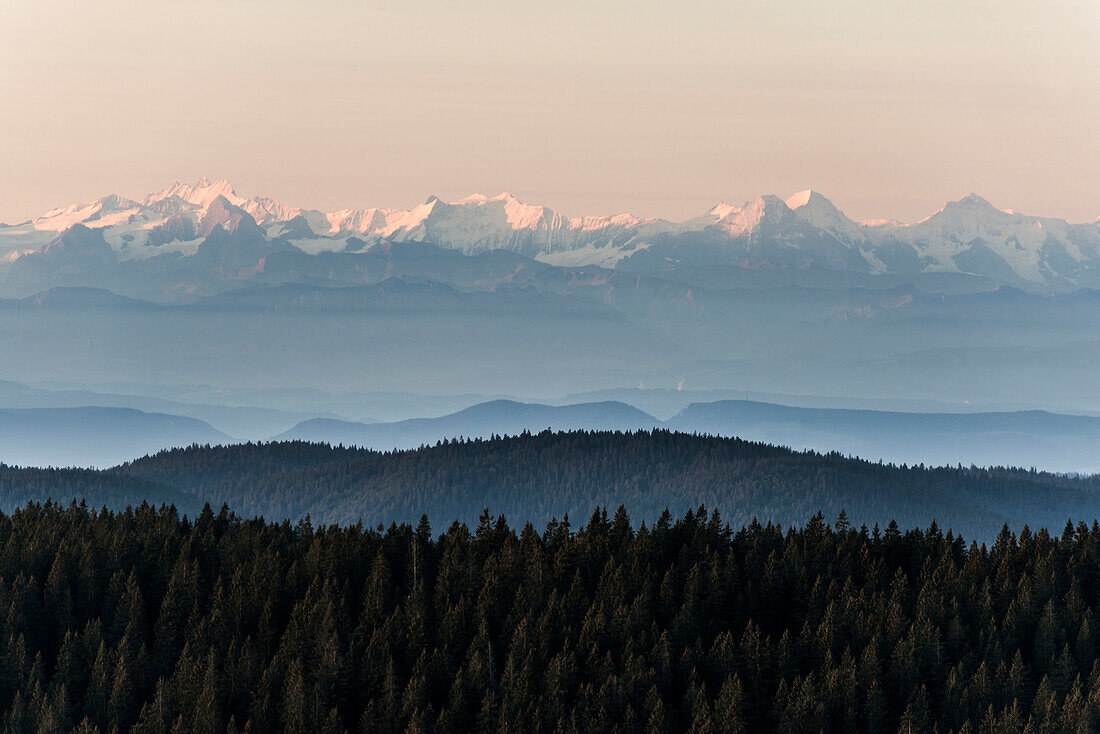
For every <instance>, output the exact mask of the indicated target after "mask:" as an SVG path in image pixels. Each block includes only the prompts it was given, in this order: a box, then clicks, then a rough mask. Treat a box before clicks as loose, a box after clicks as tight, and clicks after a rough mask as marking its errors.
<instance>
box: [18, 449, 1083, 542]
mask: <svg viewBox="0 0 1100 734" xmlns="http://www.w3.org/2000/svg"><path fill="white" fill-rule="evenodd" d="M1098 484H1100V483H1098V482H1097V480H1095V479H1070V478H1066V477H1060V476H1055V475H1050V474H1042V473H1036V472H1031V471H1023V470H978V469H963V468H939V469H927V468H922V467H894V466H889V465H882V464H875V463H870V462H866V461H860V460H855V459H849V458H846V457H843V456H840V455H837V454H828V455H821V454H815V453H803V452H795V451H790V450H788V449H784V448H777V447H774V446H768V445H764V444H758V443H751V442H746V441H740V440H737V439H730V438H715V437H705V436H694V435H686V434H677V433H671V432H668V431H663V430H657V431H641V432H636V433H613V432H570V433H550V432H544V433H541V434H535V435H532V434H522V435H520V436H515V437H509V438H493V439H489V440H475V441H452V442H445V443H441V444H439V445H436V446H432V447H425V448H421V449H418V450H414V451H400V452H389V453H380V452H373V451H367V450H360V449H347V448H340V447H330V446H327V445H323V444H307V443H300V442H291V443H272V444H259V445H258V444H245V445H240V446H229V447H192V448H188V449H178V450H172V451H166V452H162V453H159V454H156V455H155V456H151V457H146V458H144V459H140V460H138V461H135V462H132V463H129V464H125V465H122V466H120V467H117V468H115V469H113V470H110V471H108V472H102V473H96V472H63V471H56V472H51V473H46V474H43V473H42V472H35V471H24V470H15V469H5V470H4V471H3V472H0V506H2V507H4V508H6V509H11V508H13V507H17V506H20V505H22V504H24V503H25V502H26V501H27V500H28V499H36V498H37V499H41V500H45V499H46V498H48V497H52V498H54V499H55V500H58V501H61V502H67V501H68V500H69V499H70V498H72V497H82V498H85V499H86V500H87V502H88V504H89V505H91V506H94V507H99V506H104V505H106V506H108V507H114V508H122V507H125V506H126V505H127V504H134V503H135V501H136V500H137V499H138V498H141V497H145V498H148V499H149V500H150V501H151V502H153V503H160V502H165V501H168V502H173V503H175V504H176V505H177V507H178V508H179V509H180V510H181V511H184V512H189V513H192V514H193V513H194V512H195V511H196V510H197V509H198V508H200V507H201V506H202V503H204V502H209V503H210V504H211V505H212V506H214V507H219V506H220V505H221V504H223V503H225V504H228V505H229V507H230V508H232V509H233V510H234V511H235V512H238V513H239V514H241V515H244V516H248V517H252V516H257V515H258V516H263V517H265V518H268V519H270V520H282V519H291V520H296V519H298V518H301V517H304V516H306V515H309V516H310V517H311V519H312V521H313V522H314V523H324V524H331V523H339V524H354V523H355V522H357V521H359V520H362V521H363V522H364V523H365V524H367V525H369V526H374V525H377V524H379V523H383V524H386V525H388V524H389V523H391V522H394V521H396V522H402V521H407V522H414V521H416V520H417V519H418V518H419V517H420V516H421V515H422V514H428V515H429V517H430V518H431V519H432V520H433V521H436V522H450V521H452V520H455V519H458V520H462V521H466V522H473V521H474V520H476V518H477V517H478V515H479V513H480V512H481V511H482V509H483V508H486V507H489V508H492V509H493V510H494V511H495V512H499V513H501V514H503V515H504V516H505V517H507V518H508V519H509V521H512V522H519V523H522V522H525V521H527V520H530V521H532V522H533V523H535V525H536V526H538V527H542V526H544V525H545V524H546V522H547V521H549V520H550V519H551V518H555V517H556V518H559V519H560V518H562V517H563V516H565V515H566V514H568V515H569V517H571V518H578V517H587V516H588V515H589V514H590V513H591V512H592V511H593V508H595V507H597V506H609V507H617V506H619V505H625V506H626V507H627V508H629V510H630V512H631V515H632V516H633V517H634V518H635V520H636V521H637V522H639V523H640V522H641V521H643V520H645V521H648V522H650V523H652V522H653V521H654V520H656V518H657V517H659V516H660V515H661V513H662V511H663V510H665V509H666V508H668V509H669V510H671V512H672V513H673V514H681V513H683V512H684V511H686V510H687V509H689V508H692V507H697V506H698V505H700V504H705V505H706V506H708V507H715V508H717V509H719V510H720V511H721V512H722V513H723V515H724V516H725V517H727V518H728V519H729V520H730V521H731V522H732V523H734V524H746V523H749V522H751V521H752V519H753V518H759V519H761V520H762V521H768V520H774V521H777V522H780V523H782V524H784V525H786V524H794V523H801V522H804V521H805V519H806V518H807V517H809V516H810V515H812V514H813V513H815V512H817V511H818V510H821V511H823V512H825V513H826V514H827V515H828V516H835V515H836V514H838V513H839V512H840V511H841V509H845V510H846V511H847V513H848V516H849V517H850V518H851V519H852V521H853V522H854V523H857V524H863V523H866V524H867V525H868V527H873V526H874V525H875V524H879V525H880V526H882V527H885V525H886V524H887V523H888V522H889V521H890V520H891V519H895V520H897V521H898V522H899V523H902V524H903V525H907V526H914V525H916V526H925V525H927V524H928V523H929V522H931V521H932V520H936V521H938V522H939V523H940V525H941V526H942V527H945V528H948V527H949V528H952V529H954V530H955V531H956V532H962V533H965V534H966V535H968V536H970V537H977V538H980V539H992V538H993V537H994V536H995V535H996V533H997V532H998V531H999V530H1000V528H1001V526H1002V525H1003V524H1005V523H1008V524H1009V525H1010V526H1012V527H1014V528H1021V527H1022V526H1023V525H1025V524H1029V525H1031V526H1032V527H1036V526H1039V525H1047V526H1051V527H1061V526H1062V525H1063V524H1065V522H1066V520H1067V519H1069V518H1073V519H1075V520H1077V519H1080V520H1085V521H1086V522H1091V520H1092V519H1093V518H1095V517H1098V516H1100V492H1098V491H1097V488H1098Z"/></svg>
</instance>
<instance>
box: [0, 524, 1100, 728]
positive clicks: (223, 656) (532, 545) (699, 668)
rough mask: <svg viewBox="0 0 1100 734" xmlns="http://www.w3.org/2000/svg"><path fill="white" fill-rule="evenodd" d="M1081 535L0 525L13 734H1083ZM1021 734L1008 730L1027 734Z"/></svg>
mask: <svg viewBox="0 0 1100 734" xmlns="http://www.w3.org/2000/svg"><path fill="white" fill-rule="evenodd" d="M1098 603H1100V526H1097V525H1096V524H1093V525H1092V526H1091V527H1089V526H1086V525H1084V524H1081V525H1077V526H1072V525H1067V526H1066V527H1065V529H1064V530H1063V531H1061V532H1060V533H1055V534H1051V533H1048V532H1047V531H1046V530H1038V531H1034V532H1033V531H1031V530H1029V529H1026V528H1025V529H1023V530H1022V531H1021V532H1020V533H1019V535H1015V534H1013V533H1011V532H1010V531H1009V530H1008V529H1007V528H1006V529H1004V530H1003V531H1002V532H1001V533H1000V535H999V536H998V537H997V538H996V540H995V542H993V543H992V544H991V545H990V546H988V547H987V546H985V545H978V544H974V543H969V544H968V543H967V541H965V540H964V539H963V538H962V537H959V536H957V535H955V534H953V533H952V532H950V531H948V532H946V533H945V532H943V531H942V530H941V529H940V528H938V527H936V526H934V525H932V526H930V527H928V528H926V529H923V530H920V529H909V530H906V531H904V532H903V531H902V530H901V529H900V528H899V527H898V526H897V525H896V524H894V523H891V524H890V525H888V526H886V527H885V528H871V529H868V528H866V527H855V526H853V525H852V524H851V523H850V522H849V520H848V519H847V517H846V515H845V514H841V515H840V516H838V517H837V518H836V519H835V520H834V521H833V522H831V523H827V522H826V521H825V518H823V517H822V516H821V515H820V514H817V515H814V516H812V517H810V518H808V521H807V522H806V523H805V524H804V525H803V526H802V527H800V528H798V529H787V530H784V529H783V528H781V527H778V526H776V525H774V524H770V523H769V524H763V525H762V524H760V523H758V522H754V523H751V524H750V525H748V526H747V527H741V528H736V529H735V528H732V527H731V526H730V525H729V524H727V523H726V522H725V521H723V520H722V519H721V517H720V516H719V515H718V513H716V512H713V511H708V510H707V509H706V508H703V507H700V508H698V509H697V510H695V511H689V512H687V513H686V514H685V515H683V516H682V517H679V518H677V519H675V520H674V519H673V518H672V517H671V516H670V515H669V514H668V513H664V514H663V515H662V516H661V517H660V518H659V519H658V520H657V521H656V522H655V523H653V524H652V525H649V524H647V523H644V522H643V523H641V524H640V525H638V526H637V527H635V524H634V523H633V522H632V521H631V519H630V518H629V516H628V514H627V512H626V511H625V510H624V509H622V508H620V509H619V510H618V511H617V512H613V513H609V512H607V511H606V510H604V509H600V510H597V511H596V512H594V513H593V514H592V516H591V517H590V518H588V519H587V520H586V521H585V522H584V523H583V524H578V525H576V526H574V525H572V524H571V522H570V521H569V520H567V519H565V518H562V519H561V520H556V521H552V522H550V523H548V524H547V525H546V527H545V528H543V529H541V530H539V529H536V528H535V527H534V526H532V525H530V524H525V525H524V526H522V527H520V528H517V527H512V526H510V525H509V524H508V523H507V522H506V521H505V520H504V519H503V518H502V517H499V516H492V515H490V514H489V513H488V512H487V511H486V512H483V513H482V515H481V517H480V518H479V520H478V522H477V524H476V525H475V526H473V527H472V528H471V527H468V526H467V525H465V524H462V523H458V522H455V523H452V524H451V525H450V526H448V527H447V528H446V529H445V531H443V532H436V531H434V530H433V529H432V528H431V526H430V524H429V522H428V519H427V518H422V519H421V520H420V521H419V522H418V523H416V524H415V525H412V524H407V523H406V524H400V525H397V524H391V525H390V526H389V527H388V528H386V529H384V530H380V529H370V528H367V527H364V526H363V525H362V524H356V525H350V526H344V527H337V526H318V527H314V526H313V525H312V524H311V523H309V522H306V521H303V522H299V523H297V524H292V523H289V522H283V523H269V522H264V521H261V520H243V519H241V518H238V517H237V516H235V515H234V514H232V513H231V512H229V511H228V510H227V509H224V508H223V509H222V510H221V511H220V512H218V513H215V512H213V511H212V510H211V509H210V508H209V507H206V508H203V510H202V511H201V512H200V513H199V514H198V515H197V516H196V517H195V518H194V519H188V518H185V517H181V516H180V515H179V514H178V513H177V512H176V511H175V510H174V509H172V508H169V507H162V508H161V509H154V508H152V507H151V506H149V505H140V506H138V507H137V508H135V509H130V510H126V511H124V512H121V513H115V512H111V511H93V510H89V509H88V508H86V507H82V506H79V505H76V504H73V505H70V506H67V507H63V506H59V505H55V504H52V503H48V504H45V505H39V504H30V505H28V506H27V507H25V508H23V509H20V510H18V511H16V512H14V513H12V514H10V515H0V723H2V725H3V727H4V730H5V731H13V732H15V731H19V732H22V731H27V732H30V731H70V730H73V729H74V728H75V729H78V730H80V731H100V732H108V731H127V730H131V731H139V732H160V731H196V732H219V733H220V732H236V731H253V732H273V731H288V732H336V733H339V732H345V731H346V732H404V731H416V732H427V731H440V732H459V731H478V732H498V731H517V732H518V731H523V732H622V733H623V734H626V733H628V732H640V733H646V734H648V733H650V732H653V733H656V732H673V731H692V732H699V733H700V734H703V733H707V732H714V733H718V732H756V731H764V732H770V731H777V732H803V731H826V732H829V731H833V732H854V731H863V732H896V731H900V732H910V731H912V732H928V731H933V730H936V731H940V732H945V733H946V732H964V731H967V732H987V731H988V732H993V731H998V732H1000V731H1009V732H1011V731H1025V730H1026V731H1095V730H1096V727H1097V726H1098V725H1100V663H1098V661H1097V653H1098V648H1097V645H1098V641H1097V636H1096V625H1097V619H1096V611H1097V604H1098ZM1025 727H1027V728H1026V729H1025Z"/></svg>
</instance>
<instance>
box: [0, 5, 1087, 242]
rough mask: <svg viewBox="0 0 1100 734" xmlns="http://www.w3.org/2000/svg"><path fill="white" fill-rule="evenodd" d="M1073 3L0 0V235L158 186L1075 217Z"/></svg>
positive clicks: (1082, 129)
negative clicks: (222, 184)
mask: <svg viewBox="0 0 1100 734" xmlns="http://www.w3.org/2000/svg"><path fill="white" fill-rule="evenodd" d="M1097 38H1100V2H1096V0H921V2H912V1H903V0H813V1H811V0H784V1H783V2H759V1H757V2H751V3H749V2H737V1H731V0H725V1H720V0H680V1H679V2H675V3H673V2H667V1H666V2H655V1H653V0H631V1H630V2H626V1H618V0H583V1H581V0H554V1H553V2H549V1H547V2H530V1H517V0H512V1H511V2H508V1H505V0H387V1H386V2H377V1H372V0H366V1H352V0H313V1H312V2H301V1H300V2H288V1H286V0H265V1H264V2H257V1H255V0H233V2H224V1H219V2H210V1H208V0H191V1H190V2H175V3H158V2H153V3H150V2H148V1H147V0H143V1H142V2H118V1H116V0H98V1H97V2H94V3H93V2H87V0H37V1H36V2H34V3H29V2H17V1H16V0H0V221H7V222H16V221H22V220H26V219H28V218H30V217H32V216H35V215H37V214H40V213H42V212H44V211H46V210H47V209H50V208H53V207H55V206H59V205H63V204H69V203H74V202H80V201H89V200H92V199H94V198H97V197H99V196H102V195H105V194H108V193H118V194H122V195H126V196H131V197H139V196H142V195H144V194H145V193H148V192H150V191H154V190H159V189H161V188H164V187H165V186H167V185H168V184H170V183H172V182H173V181H175V180H183V181H193V180H196V179H198V178H199V177H201V176H203V175H206V176H209V177H211V178H220V177H226V178H229V179H230V180H231V181H232V182H233V183H234V184H235V185H236V187H237V190H238V192H239V193H241V194H244V195H258V194H266V195H270V196H274V197H276V198H278V199H281V200H283V201H285V202H286V203H288V204H290V205H294V206H302V207H309V208H319V209H326V210H330V209H337V208H343V207H352V206H392V207H401V208H409V207H411V206H413V205H415V204H417V203H419V202H421V201H423V200H424V199H426V198H427V197H428V196H429V195H433V194H434V195H439V196H441V197H442V198H444V199H456V198H460V197H462V196H465V195H467V194H469V193H472V192H475V191H476V192H483V193H495V192H498V191H503V190H507V191H511V192H512V193H513V194H515V195H516V196H518V197H519V198H521V199H523V200H525V201H529V202H533V203H540V204H547V205H550V206H552V207H554V208H556V209H558V210H560V211H562V212H564V213H566V214H569V215H585V214H606V213H612V212H620V211H632V212H634V213H636V214H639V215H643V216H659V217H667V218H671V219H684V218H687V217H691V216H695V215H697V214H700V213H702V212H703V211H705V210H707V209H709V208H710V207H711V206H712V205H714V204H715V203H717V202H719V201H726V202H730V203H734V204H739V203H741V202H744V201H746V200H748V199H751V198H752V197H754V196H757V195H759V194H763V193H775V194H778V195H780V196H786V195H789V194H790V193H793V192H795V191H798V190H801V189H805V188H811V187H812V188H814V189H816V190H818V191H820V192H821V193H823V194H825V195H826V196H828V197H829V198H831V199H832V200H833V201H834V202H835V203H836V204H837V205H838V206H840V207H841V208H842V209H844V210H845V211H846V212H847V213H848V214H849V216H852V217H853V218H856V219H862V218H896V219H900V220H902V221H913V220H916V219H920V218H922V217H924V216H926V215H928V214H930V213H931V212H932V211H934V210H935V209H937V208H939V207H940V206H941V205H942V204H943V203H944V202H945V201H947V200H950V199H958V198H960V197H962V196H965V195H966V194H967V193H969V192H971V191H975V192H978V193H980V194H982V195H983V196H985V197H986V198H987V199H989V200H990V201H992V202H993V203H994V204H995V205H997V206H999V207H1002V208H1012V209H1016V210H1018V211H1024V212H1028V213H1033V214H1044V215H1050V216H1060V217H1065V218H1068V219H1070V220H1071V221H1092V220H1093V219H1096V218H1097V217H1100V132H1098V131H1100V43H1097V42H1096V39H1097Z"/></svg>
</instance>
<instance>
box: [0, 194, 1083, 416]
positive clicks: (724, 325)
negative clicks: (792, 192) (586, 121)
mask: <svg viewBox="0 0 1100 734" xmlns="http://www.w3.org/2000/svg"><path fill="white" fill-rule="evenodd" d="M1097 232H1100V228H1098V225H1097V224H1095V223H1093V224H1079V225H1072V224H1067V223H1065V222H1060V221H1058V220H1052V219H1045V218H1039V217H1028V216H1024V215H1020V214H1013V213H1006V212H1003V211H1000V210H998V209H996V208H994V207H992V206H991V205H989V204H988V203H986V202H984V201H982V200H980V199H978V198H976V197H967V198H966V199H964V200H962V201H959V202H955V203H952V204H949V205H947V206H945V207H944V209H943V210H942V211H940V212H938V213H935V214H933V215H932V216H931V217H929V218H928V219H926V220H925V221H923V222H919V223H916V224H912V225H909V226H901V225H896V226H895V225H892V224H888V225H884V224H867V223H854V222H851V221H850V220H848V219H847V218H845V217H844V216H843V214H841V213H840V212H838V211H836V210H835V208H834V207H832V206H831V205H830V204H828V202H827V201H826V200H825V199H824V198H823V197H820V196H818V195H816V194H806V195H802V196H797V197H792V198H791V199H789V200H787V201H782V200H779V199H775V198H772V197H765V198H762V199H760V200H759V201H756V202H750V203H748V204H746V205H745V206H720V207H717V208H715V209H714V210H713V211H712V212H710V213H708V214H704V215H701V216H700V217H697V218H695V219H692V220H690V221H688V222H682V223H669V222H654V221H643V220H639V219H637V218H633V217H625V216H624V217H607V218H587V219H586V218H580V219H577V218H572V219H571V218H569V217H565V216H562V215H560V214H557V213H554V212H551V211H550V210H548V209H545V208H543V207H533V206H528V205H524V204H521V203H519V202H516V201H515V200H513V199H512V198H511V197H491V198H486V197H473V198H470V199H467V200H463V201H459V202H453V203H451V204H446V203H444V202H441V201H439V200H436V199H433V200H432V201H431V202H429V203H428V204H425V205H424V206H421V207H415V208H413V209H411V210H409V211H402V212H379V211H375V210H364V211H362V212H344V213H342V214H340V213H330V214H324V213H318V212H309V211H299V210H296V209H293V208H288V207H285V206H282V205H278V204H276V203H275V202H273V201H271V200H269V199H261V198H245V197H241V196H239V195H237V194H236V193H234V191H233V189H232V187H231V186H229V185H228V184H227V183H225V182H213V183H212V182H209V181H207V182H200V184H199V185H195V186H174V187H171V188H170V189H168V190H166V191H163V192H160V193H157V194H153V195H150V196H148V197H145V198H143V199H141V200H128V199H123V198H120V197H109V198H107V199H103V200H100V201H97V202H94V203H92V204H89V205H87V206H76V207H68V208H62V209H59V210H57V211H54V212H51V213H49V214H48V215H45V216H42V217H39V218H37V219H34V220H31V221H28V222H25V223H23V224H20V225H12V226H0V344H3V345H4V349H3V350H2V352H0V379H3V380H12V381H15V382H19V383H23V384H27V383H34V384H35V385H41V384H43V383H46V384H60V385H64V386H66V387H70V388H73V389H83V388H88V387H91V386H97V385H99V386H104V385H116V384H126V385H148V384H150V383H156V384H157V385H159V386H179V385H209V386H212V388H213V389H214V391H217V390H225V389H234V390H244V389H256V390H260V389H275V388H309V389H316V390H321V391H327V392H330V393H339V394H343V393H362V392H372V393H384V392H392V393H413V392H431V393H436V394H439V393H451V394H462V393H478V394H482V395H493V396H503V395H508V396H518V397H521V398H526V399H533V398H536V397H539V396H553V395H563V394H566V393H570V392H584V391H593V390H604V389H609V388H622V387H625V386H631V387H633V386H637V385H643V386H645V387H647V388H649V387H660V388H668V389H671V388H675V387H677V386H684V387H685V388H686V389H692V390H707V389H741V390H749V391H757V392H766V393H782V394H788V395H821V396H834V397H849V398H850V397H856V396H875V397H882V398H905V399H919V400H929V399H932V400H940V401H947V402H951V403H955V404H964V403H966V402H969V403H971V404H980V405H983V406H988V407H998V406H1012V407H1021V408H1024V407H1026V408H1044V409H1048V410H1057V411H1059V412H1084V411H1100V383H1098V382H1097V381H1096V380H1095V379H1094V377H1095V365H1096V364H1097V363H1100V320H1098V319H1096V318H1095V314H1096V312H1097V308H1100V295H1098V293H1100V292H1098V291H1096V290H1089V288H1095V287H1096V286H1097V285H1098V284H1100V281H1097V277H1098V276H1097V273H1100V268H1097V267H1096V263H1097V252H1100V249H1098V248H1100V235H1098V234H1097ZM106 391H107V392H111V391H112V390H111V389H110V388H107V389H106ZM92 404H94V403H84V404H83V405H92ZM111 405H112V406H113V407H138V406H135V405H133V404H132V403H122V401H115V402H112V403H111ZM0 407H47V406H46V405H21V406H15V405H11V406H2V405H0ZM222 407H232V408H238V407H248V406H247V405H244V404H233V405H227V406H222ZM268 408H269V409H272V408H273V409H275V410H288V412H292V411H289V409H285V408H283V407H282V406H280V405H278V404H276V405H274V406H268ZM140 409H143V410H149V411H150V412H163V413H172V412H175V411H173V410H169V409H166V407H165V406H154V407H151V408H144V407H142V408H140ZM441 412H442V411H440V413H441ZM440 413H436V414H437V415H438V414H440ZM186 414H187V415H189V416H191V417H195V418H198V419H200V420H206V421H208V422H212V423H213V424H214V425H215V427H217V428H218V429H219V430H222V431H223V432H224V433H227V434H229V435H233V436H247V437H250V438H254V437H259V436H263V435H265V434H262V433H259V432H257V430H256V426H257V424H258V422H267V423H270V421H267V418H271V419H274V420H276V421H281V418H279V417H278V416H274V415H270V414H269V415H267V416H265V415H263V414H258V413H252V414H249V413H246V412H244V411H238V413H237V415H235V416H227V417H228V418H230V419H232V420H231V421H230V422H226V423H221V424H218V423H215V422H214V421H212V420H211V416H213V414H214V413H213V412H212V411H209V410H202V411H199V410H190V411H189V412H187V413H186ZM370 415H371V413H369V412H366V411H364V412H362V413H361V414H357V415H351V416H347V415H339V414H338V415H330V416H329V417H340V418H344V419H347V418H351V419H353V420H360V419H362V418H363V417H364V416H370ZM303 417H310V416H299V417H298V419H297V420H295V419H293V418H291V419H290V420H287V421H285V422H282V423H281V426H280V427H279V428H278V430H273V431H270V432H268V433H267V434H266V435H267V436H270V435H275V434H276V433H279V432H281V431H285V430H286V429H287V428H289V427H291V426H292V425H294V424H295V423H297V422H298V420H301V419H302V418H303ZM313 417H316V416H313ZM376 417H377V418H385V417H386V416H376Z"/></svg>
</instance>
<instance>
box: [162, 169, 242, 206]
mask: <svg viewBox="0 0 1100 734" xmlns="http://www.w3.org/2000/svg"><path fill="white" fill-rule="evenodd" d="M219 196H221V197H224V198H225V199H226V200H227V201H230V202H232V203H233V204H235V205H237V206H240V205H241V204H243V203H244V201H245V200H244V199H242V198H241V197H239V196H237V192H236V191H234V190H233V185H232V184H231V183H229V181H228V180H227V179H224V178H219V179H218V180H217V181H213V182H211V181H210V179H208V178H206V177H205V176H203V177H202V178H200V179H199V180H198V181H197V182H196V183H194V184H185V183H180V182H179V181H176V182H175V183H174V184H172V185H171V186H169V187H168V188H166V189H164V190H163V191H159V192H157V193H155V194H150V195H149V196H147V197H145V200H144V201H143V202H142V203H144V204H155V203H157V202H160V201H167V200H171V199H173V198H178V199H181V200H183V201H185V202H187V203H188V204H193V205H194V206H197V207H201V208H203V209H205V208H206V207H208V206H210V204H211V203H213V201H214V200H215V199H217V198H218V197H219Z"/></svg>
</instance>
